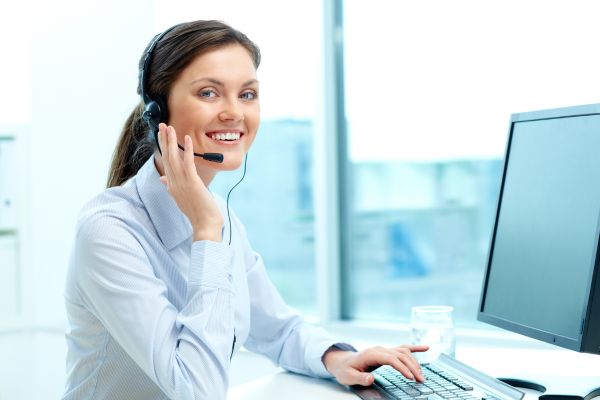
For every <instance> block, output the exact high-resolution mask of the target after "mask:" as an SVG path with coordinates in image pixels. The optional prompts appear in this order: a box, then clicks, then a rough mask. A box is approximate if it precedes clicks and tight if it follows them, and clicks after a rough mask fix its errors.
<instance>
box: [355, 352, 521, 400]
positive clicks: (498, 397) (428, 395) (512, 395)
mask: <svg viewBox="0 0 600 400" xmlns="http://www.w3.org/2000/svg"><path fill="white" fill-rule="evenodd" d="M421 369H422V371H423V375H424V376H425V382H423V383H419V382H415V381H413V380H410V379H407V378H405V377H404V376H403V375H402V374H401V373H400V372H398V371H396V370H395V369H394V368H392V367H390V366H387V365H384V366H381V367H379V368H377V369H376V370H374V371H373V372H372V373H373V375H374V376H375V382H374V383H373V385H371V386H367V387H365V386H358V385H357V386H351V387H350V390H352V391H353V392H354V393H356V394H357V395H358V396H359V397H360V398H361V399H363V400H375V399H377V400H381V399H388V400H389V399H392V400H521V399H522V398H523V396H524V393H523V392H521V391H520V390H517V389H515V388H513V387H512V386H510V385H507V384H506V383H504V382H502V381H499V380H498V379H495V378H492V377H490V376H488V375H486V374H484V373H482V372H480V371H478V370H476V369H474V368H472V367H470V366H468V365H466V364H463V363H461V362H460V361H458V360H455V359H454V358H452V357H449V356H447V355H445V354H441V355H440V357H439V358H438V359H437V360H436V361H435V362H432V363H429V364H422V365H421Z"/></svg>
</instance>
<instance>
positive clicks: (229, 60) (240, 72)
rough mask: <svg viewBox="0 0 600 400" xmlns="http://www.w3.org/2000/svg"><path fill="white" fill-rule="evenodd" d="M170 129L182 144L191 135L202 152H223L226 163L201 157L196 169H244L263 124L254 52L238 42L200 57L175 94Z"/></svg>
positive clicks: (183, 75) (187, 70)
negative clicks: (258, 130) (244, 160)
mask: <svg viewBox="0 0 600 400" xmlns="http://www.w3.org/2000/svg"><path fill="white" fill-rule="evenodd" d="M167 107H168V108H169V125H172V126H173V127H174V128H175V131H176V132H177V139H178V142H179V144H181V145H183V139H184V137H185V135H190V136H191V138H192V143H193V145H194V152H196V153H222V154H223V158H224V160H223V163H222V164H220V163H215V162H212V161H206V160H204V159H202V158H200V157H196V158H195V161H196V169H198V172H199V173H200V172H202V174H201V175H204V174H206V173H207V172H208V173H210V172H209V171H207V169H211V170H213V173H215V172H217V170H233V169H236V168H238V167H239V166H240V164H241V162H242V161H243V159H244V155H245V154H246V152H247V151H248V149H249V148H250V146H251V145H252V142H253V141H254V138H255V137H256V131H257V129H258V125H259V122H260V107H259V103H258V81H257V79H256V68H254V64H253V62H252V58H251V57H250V53H248V50H246V48H244V47H243V46H242V45H239V44H232V45H228V46H225V47H221V48H218V49H216V50H213V51H210V52H208V53H204V54H202V55H200V56H198V57H197V58H196V59H195V60H194V61H192V63H191V64H190V65H189V66H188V67H187V68H185V69H184V70H183V71H182V73H181V75H180V76H179V77H178V78H177V80H176V81H175V82H174V83H173V85H172V87H171V91H170V92H169V99H168V104H167Z"/></svg>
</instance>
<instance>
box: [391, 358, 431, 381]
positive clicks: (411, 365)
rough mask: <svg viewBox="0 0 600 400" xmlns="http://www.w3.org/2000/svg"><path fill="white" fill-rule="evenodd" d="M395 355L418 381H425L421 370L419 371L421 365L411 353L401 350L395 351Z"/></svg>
mask: <svg viewBox="0 0 600 400" xmlns="http://www.w3.org/2000/svg"><path fill="white" fill-rule="evenodd" d="M396 357H397V358H398V360H400V362H401V363H403V364H404V365H405V366H406V367H407V368H408V369H409V370H410V372H411V373H412V375H413V376H414V377H415V379H416V380H418V381H420V382H424V381H425V377H424V376H423V371H421V366H420V365H419V362H418V361H417V360H416V359H415V358H414V357H413V356H412V354H410V353H409V354H406V353H403V352H396Z"/></svg>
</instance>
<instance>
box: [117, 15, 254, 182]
mask: <svg viewBox="0 0 600 400" xmlns="http://www.w3.org/2000/svg"><path fill="white" fill-rule="evenodd" d="M231 44H240V45H242V46H243V47H244V48H246V50H248V53H249V54H250V57H251V58H252V61H253V63H254V67H255V68H258V66H259V64H260V50H259V48H258V46H256V45H255V44H254V43H253V42H252V41H251V40H250V39H248V37H247V36H246V35H244V34H243V33H241V32H239V31H237V30H235V29H233V28H232V27H230V26H229V25H227V24H225V23H223V22H220V21H192V22H185V23H182V24H179V25H176V26H175V27H174V28H173V29H172V30H171V31H170V32H168V33H167V34H166V35H165V36H164V37H163V38H161V39H160V41H159V42H158V43H157V44H156V46H155V48H154V50H153V52H152V58H151V60H150V64H149V66H148V70H147V71H146V76H145V80H146V82H145V91H146V92H147V94H148V96H149V97H150V98H156V97H158V96H162V97H163V98H164V99H165V103H166V100H167V99H168V96H169V91H170V89H171V86H172V85H173V82H175V80H177V78H178V77H179V75H180V74H181V72H182V71H183V70H184V69H185V68H186V67H187V66H188V65H189V64H190V63H191V62H192V61H193V60H194V59H196V57H198V56H200V55H202V54H204V53H206V52H209V51H211V50H216V49H217V48H220V47H223V46H227V45H231ZM149 47H150V44H148V46H147V47H146V49H145V50H144V53H143V54H142V56H141V57H140V61H139V66H138V67H139V70H140V71H141V70H142V68H143V66H144V58H145V55H146V53H147V52H148V50H149ZM140 85H141V83H140V82H139V79H138V86H137V93H138V94H140V95H141V88H140ZM143 111H144V103H143V101H142V100H141V99H140V103H139V104H138V105H136V106H135V108H134V109H133V111H132V112H131V114H130V115H129V118H127V120H126V121H125V124H124V126H123V129H122V131H121V136H120V137H119V140H118V142H117V147H116V148H115V151H114V153H113V158H112V163H111V166H110V170H109V173H108V180H107V184H106V187H113V186H120V185H122V184H123V183H124V182H125V181H127V180H128V179H129V178H131V177H132V176H134V175H135V174H136V173H137V172H138V171H139V169H140V168H141V167H142V165H143V164H144V163H145V162H146V161H147V160H148V159H149V158H150V157H151V156H152V154H153V153H154V152H155V151H156V143H155V142H154V140H153V137H152V135H151V132H150V127H149V126H148V125H147V123H146V122H145V121H144V120H143V119H142V112H143Z"/></svg>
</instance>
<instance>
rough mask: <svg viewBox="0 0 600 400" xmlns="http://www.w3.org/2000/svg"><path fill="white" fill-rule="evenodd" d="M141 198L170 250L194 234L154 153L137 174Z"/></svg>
mask: <svg viewBox="0 0 600 400" xmlns="http://www.w3.org/2000/svg"><path fill="white" fill-rule="evenodd" d="M135 184H136V187H137V191H138V194H139V196H140V200H141V201H142V203H144V206H145V207H146V210H147V211H148V215H149V216H150V220H151V221H152V224H154V228H155V229H156V232H157V233H158V236H159V237H160V240H161V241H162V242H163V244H164V245H165V247H166V248H167V249H168V250H172V249H173V248H175V247H176V246H177V245H179V244H180V243H181V242H183V241H184V240H186V239H189V238H190V237H191V236H192V225H191V224H190V221H189V219H188V217H187V216H186V215H185V214H184V213H183V212H181V210H180V209H179V207H178V206H177V203H176V202H175V200H174V199H173V197H172V196H171V195H170V194H169V192H168V191H167V188H166V186H165V185H163V184H162V183H161V182H160V175H159V173H158V170H157V169H156V166H155V165H154V155H153V156H151V157H150V159H148V161H146V163H145V164H144V165H143V166H142V167H141V168H140V170H139V171H138V173H137V174H136V176H135Z"/></svg>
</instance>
